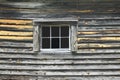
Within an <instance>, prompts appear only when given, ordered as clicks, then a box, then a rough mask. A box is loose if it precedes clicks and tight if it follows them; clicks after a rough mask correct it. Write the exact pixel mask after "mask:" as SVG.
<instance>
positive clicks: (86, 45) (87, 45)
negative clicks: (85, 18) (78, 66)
mask: <svg viewBox="0 0 120 80" xmlns="http://www.w3.org/2000/svg"><path fill="white" fill-rule="evenodd" d="M90 47H96V48H97V47H98V48H107V47H120V44H95V43H94V44H92V43H90V44H78V48H90Z"/></svg>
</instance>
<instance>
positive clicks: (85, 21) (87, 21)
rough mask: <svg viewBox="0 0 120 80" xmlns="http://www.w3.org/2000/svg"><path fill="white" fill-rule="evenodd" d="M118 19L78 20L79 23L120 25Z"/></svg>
mask: <svg viewBox="0 0 120 80" xmlns="http://www.w3.org/2000/svg"><path fill="white" fill-rule="evenodd" d="M119 22H120V20H116V19H113V20H111V19H109V20H80V21H79V23H78V24H79V25H120V24H119Z"/></svg>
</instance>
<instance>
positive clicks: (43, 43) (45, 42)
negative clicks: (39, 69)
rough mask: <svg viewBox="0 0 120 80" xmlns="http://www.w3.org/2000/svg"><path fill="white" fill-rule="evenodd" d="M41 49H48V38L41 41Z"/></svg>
mask: <svg viewBox="0 0 120 80" xmlns="http://www.w3.org/2000/svg"><path fill="white" fill-rule="evenodd" d="M42 48H50V38H43V39H42Z"/></svg>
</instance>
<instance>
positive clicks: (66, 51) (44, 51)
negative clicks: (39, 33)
mask: <svg viewBox="0 0 120 80" xmlns="http://www.w3.org/2000/svg"><path fill="white" fill-rule="evenodd" d="M40 53H42V54H70V53H71V50H69V49H49V50H48V49H42V50H40Z"/></svg>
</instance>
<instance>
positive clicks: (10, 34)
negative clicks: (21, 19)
mask: <svg viewBox="0 0 120 80" xmlns="http://www.w3.org/2000/svg"><path fill="white" fill-rule="evenodd" d="M0 36H31V37H32V36H33V32H13V31H2V30H0Z"/></svg>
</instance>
